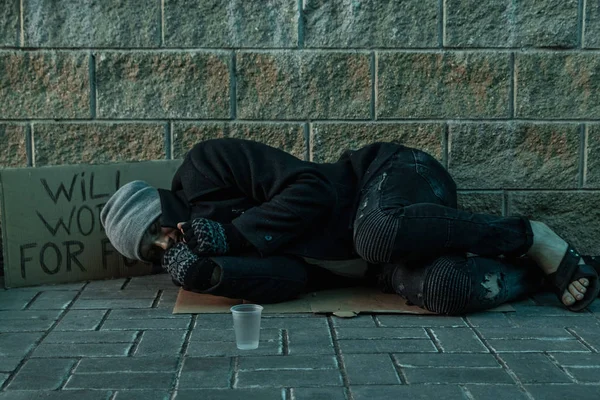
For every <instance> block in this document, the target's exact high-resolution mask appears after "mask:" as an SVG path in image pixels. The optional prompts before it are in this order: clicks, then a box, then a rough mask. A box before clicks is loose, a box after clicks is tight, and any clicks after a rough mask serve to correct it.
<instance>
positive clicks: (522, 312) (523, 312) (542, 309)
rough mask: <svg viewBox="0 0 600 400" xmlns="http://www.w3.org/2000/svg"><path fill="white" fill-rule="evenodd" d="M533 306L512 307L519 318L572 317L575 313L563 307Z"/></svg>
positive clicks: (557, 305)
mask: <svg viewBox="0 0 600 400" xmlns="http://www.w3.org/2000/svg"><path fill="white" fill-rule="evenodd" d="M555 304H556V305H552V306H550V305H533V304H524V305H520V304H515V305H512V307H513V308H514V309H515V311H516V314H515V315H516V316H519V317H531V316H536V317H571V316H573V311H569V310H568V309H566V308H565V307H563V306H562V305H559V304H558V303H555Z"/></svg>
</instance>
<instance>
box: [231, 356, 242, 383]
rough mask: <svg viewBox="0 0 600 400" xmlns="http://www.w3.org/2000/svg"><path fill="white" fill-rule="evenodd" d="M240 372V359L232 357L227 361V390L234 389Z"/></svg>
mask: <svg viewBox="0 0 600 400" xmlns="http://www.w3.org/2000/svg"><path fill="white" fill-rule="evenodd" d="M239 370H240V357H239V356H234V357H231V359H230V360H229V371H230V373H229V389H235V386H236V385H237V380H238V373H239Z"/></svg>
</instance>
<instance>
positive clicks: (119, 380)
mask: <svg viewBox="0 0 600 400" xmlns="http://www.w3.org/2000/svg"><path fill="white" fill-rule="evenodd" d="M174 376H175V373H174V372H169V373H167V372H148V373H122V372H105V373H101V374H74V375H72V376H71V378H69V380H68V381H67V384H66V385H65V388H66V389H117V390H118V389H169V388H170V387H171V382H172V381H173V378H174Z"/></svg>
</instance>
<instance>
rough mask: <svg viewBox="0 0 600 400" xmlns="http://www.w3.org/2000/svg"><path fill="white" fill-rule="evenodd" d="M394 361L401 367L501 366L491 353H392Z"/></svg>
mask: <svg viewBox="0 0 600 400" xmlns="http://www.w3.org/2000/svg"><path fill="white" fill-rule="evenodd" d="M394 358H395V359H396V363H397V364H398V365H400V366H401V367H409V368H410V367H487V368H494V367H495V368H501V367H502V366H501V365H500V363H498V361H497V360H496V358H495V357H494V356H493V355H491V354H458V353H435V354H429V353H422V354H419V353H415V354H394Z"/></svg>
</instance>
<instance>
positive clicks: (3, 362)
mask: <svg viewBox="0 0 600 400" xmlns="http://www.w3.org/2000/svg"><path fill="white" fill-rule="evenodd" d="M20 362H21V359H20V358H18V357H0V372H12V371H14V370H15V369H16V368H17V365H19V363H20Z"/></svg>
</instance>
